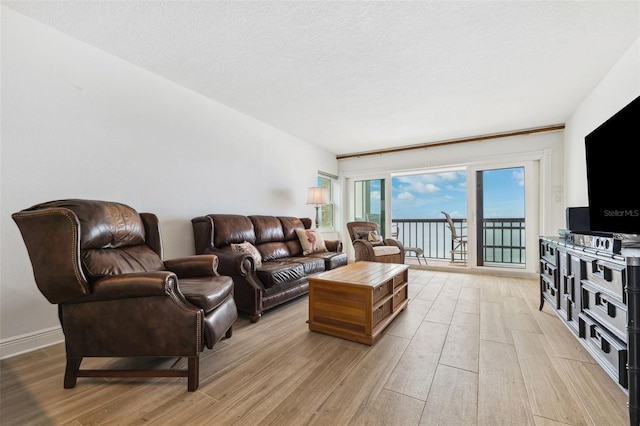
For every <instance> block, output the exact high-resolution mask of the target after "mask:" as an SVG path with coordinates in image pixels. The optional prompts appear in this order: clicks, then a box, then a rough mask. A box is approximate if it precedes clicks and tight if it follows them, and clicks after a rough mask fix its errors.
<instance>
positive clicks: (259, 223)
mask: <svg viewBox="0 0 640 426" xmlns="http://www.w3.org/2000/svg"><path fill="white" fill-rule="evenodd" d="M191 222H192V225H193V233H194V239H195V246H196V254H207V253H212V254H215V255H217V256H218V259H219V261H220V263H219V266H218V270H219V272H220V273H221V274H223V275H227V276H230V277H231V278H233V282H234V285H235V288H234V297H235V299H236V304H237V306H238V310H239V311H240V312H243V313H246V314H248V315H249V318H250V320H251V321H252V322H257V321H258V320H259V319H260V317H261V315H262V313H263V312H264V311H265V310H267V309H269V308H273V307H275V306H277V305H280V304H282V303H285V302H287V301H289V300H292V299H294V298H296V297H299V296H301V295H303V294H306V293H308V291H309V283H308V280H307V278H308V277H309V276H310V275H313V274H317V273H320V272H323V271H326V270H330V269H335V268H338V267H340V266H344V265H346V264H347V255H346V253H342V242H341V241H337V240H334V241H325V244H326V248H327V251H323V252H318V253H310V254H307V255H303V249H302V245H301V243H300V240H299V238H298V235H297V233H296V229H310V228H311V219H309V218H303V219H299V218H295V217H280V216H258V215H256V216H242V215H231V214H209V215H206V216H200V217H196V218H193V219H192V220H191ZM243 242H249V243H250V244H252V245H253V246H255V247H256V248H257V250H258V251H259V253H260V255H261V258H262V259H261V261H262V262H261V263H262V264H261V265H259V266H256V262H255V259H254V258H253V257H252V256H251V255H250V254H247V253H242V252H240V253H239V252H234V251H233V247H232V245H234V244H240V243H243Z"/></svg>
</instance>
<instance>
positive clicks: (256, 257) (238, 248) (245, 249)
mask: <svg viewBox="0 0 640 426" xmlns="http://www.w3.org/2000/svg"><path fill="white" fill-rule="evenodd" d="M231 251H235V252H240V253H249V254H250V255H251V257H253V261H254V262H255V264H256V268H257V267H259V266H262V256H261V255H260V252H259V251H258V249H257V248H255V247H254V246H253V244H251V243H250V242H248V241H245V242H244V243H240V244H231Z"/></svg>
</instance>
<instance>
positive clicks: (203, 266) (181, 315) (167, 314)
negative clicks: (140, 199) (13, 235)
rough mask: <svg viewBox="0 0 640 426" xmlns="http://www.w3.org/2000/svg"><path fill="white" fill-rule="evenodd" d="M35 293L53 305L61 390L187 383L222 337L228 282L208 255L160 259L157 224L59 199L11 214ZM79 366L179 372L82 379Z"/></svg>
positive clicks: (227, 321) (104, 373) (122, 208)
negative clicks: (62, 363) (133, 380)
mask: <svg viewBox="0 0 640 426" xmlns="http://www.w3.org/2000/svg"><path fill="white" fill-rule="evenodd" d="M12 218H13V219H14V221H15V222H16V224H17V225H18V227H19V229H20V232H21V233H22V237H23V240H24V243H25V245H26V247H27V251H28V253H29V258H30V260H31V264H32V267H33V273H34V277H35V281H36V284H37V286H38V288H39V289H40V291H41V292H42V294H43V295H44V296H45V297H46V299H47V300H48V301H49V302H50V303H53V304H57V305H58V316H59V320H60V324H61V325H62V330H63V332H64V336H65V347H66V354H67V365H66V371H65V375H64V387H65V388H72V387H74V386H75V385H76V379H77V378H78V377H187V388H188V390H189V391H195V390H196V389H197V388H198V385H199V356H200V352H202V351H203V350H204V347H205V345H206V346H207V348H209V349H210V348H212V347H213V345H214V344H215V343H217V342H218V341H219V340H220V339H222V338H223V337H225V336H226V337H231V333H232V325H233V323H234V322H235V320H236V319H237V318H238V312H237V308H236V304H235V301H234V298H233V281H232V279H231V278H229V277H226V276H221V275H219V274H218V272H217V265H218V258H217V257H216V256H215V255H206V256H187V257H184V258H181V259H172V260H166V261H163V260H162V240H161V237H160V227H159V223H158V219H157V217H156V216H155V215H154V214H151V213H138V212H136V211H135V210H134V209H133V208H131V207H129V206H127V205H124V204H120V203H114V202H106V201H92V200H75V199H71V200H59V201H51V202H47V203H43V204H38V205H35V206H33V207H31V208H28V209H25V210H22V211H20V212H17V213H14V214H13V215H12ZM84 357H171V358H173V357H178V358H186V359H187V366H186V369H179V368H175V367H174V368H169V369H146V370H145V369H138V370H136V369H129V370H115V369H111V370H109V369H106V370H81V369H80V364H81V362H82V359H83V358H84Z"/></svg>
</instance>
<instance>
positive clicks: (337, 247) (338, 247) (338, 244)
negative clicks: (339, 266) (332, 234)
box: [324, 240, 342, 253]
mask: <svg viewBox="0 0 640 426" xmlns="http://www.w3.org/2000/svg"><path fill="white" fill-rule="evenodd" d="M324 245H325V246H327V250H329V251H334V252H336V253H342V241H340V240H325V241H324Z"/></svg>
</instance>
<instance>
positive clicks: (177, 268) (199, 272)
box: [164, 254, 220, 278]
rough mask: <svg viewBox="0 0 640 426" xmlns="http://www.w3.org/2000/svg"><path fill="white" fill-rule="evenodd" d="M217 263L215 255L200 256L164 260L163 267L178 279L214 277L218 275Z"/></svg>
mask: <svg viewBox="0 0 640 426" xmlns="http://www.w3.org/2000/svg"><path fill="white" fill-rule="evenodd" d="M218 263H219V262H218V256H216V255H215V254H206V255H205V254H202V255H196V256H185V257H179V258H175V259H169V260H165V261H164V266H165V267H166V268H167V269H168V270H169V271H171V272H174V273H175V274H176V275H177V276H178V278H193V277H203V276H210V277H214V276H218V275H220V274H219V273H218Z"/></svg>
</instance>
